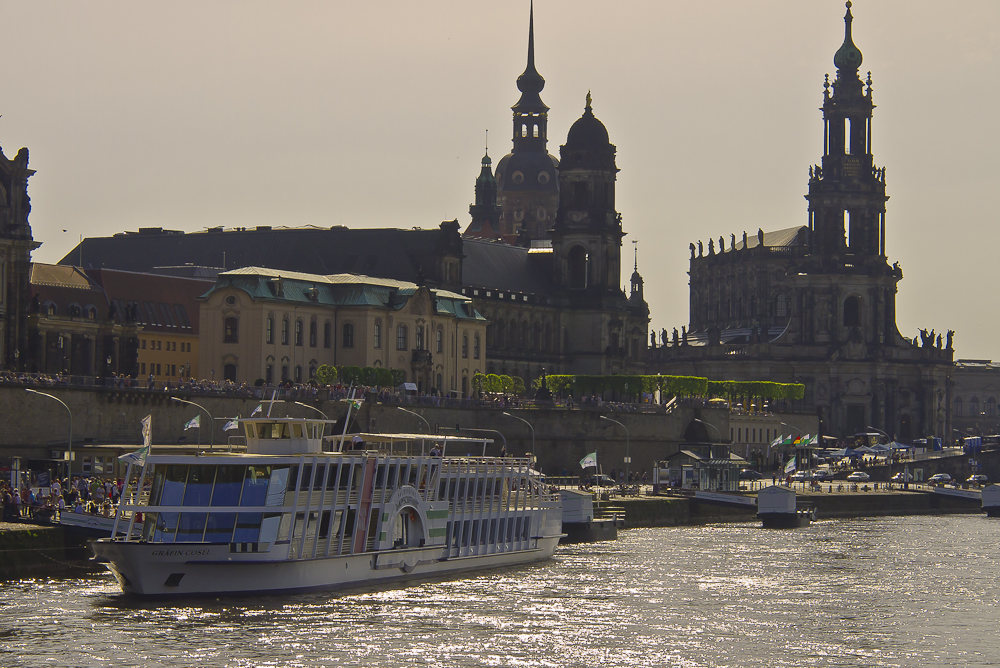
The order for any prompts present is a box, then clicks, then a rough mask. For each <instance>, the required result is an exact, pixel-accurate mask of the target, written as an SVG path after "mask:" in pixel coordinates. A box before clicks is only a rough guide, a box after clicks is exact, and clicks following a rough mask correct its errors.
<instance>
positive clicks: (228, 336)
mask: <svg viewBox="0 0 1000 668" xmlns="http://www.w3.org/2000/svg"><path fill="white" fill-rule="evenodd" d="M239 325H240V321H239V319H238V318H235V317H233V316H229V317H228V318H226V319H225V320H224V321H223V328H222V342H223V343H239V341H240V336H239Z"/></svg>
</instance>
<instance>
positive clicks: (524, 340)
mask: <svg viewBox="0 0 1000 668" xmlns="http://www.w3.org/2000/svg"><path fill="white" fill-rule="evenodd" d="M520 347H521V350H527V349H528V348H530V347H531V340H530V339H529V334H528V321H527V320H522V321H521V346H520Z"/></svg>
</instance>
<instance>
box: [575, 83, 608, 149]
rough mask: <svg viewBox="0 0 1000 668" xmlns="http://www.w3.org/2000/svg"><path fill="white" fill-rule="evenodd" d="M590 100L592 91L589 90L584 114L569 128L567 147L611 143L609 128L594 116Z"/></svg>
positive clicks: (597, 146)
mask: <svg viewBox="0 0 1000 668" xmlns="http://www.w3.org/2000/svg"><path fill="white" fill-rule="evenodd" d="M590 101H591V98H590V93H589V92H588V93H587V106H586V108H585V109H584V111H583V116H581V117H580V118H579V119H578V120H577V121H576V123H573V127H571V128H570V129H569V135H568V136H567V137H566V147H567V148H604V147H606V146H608V144H610V143H611V141H610V139H609V137H608V129H607V128H606V127H604V123H601V122H600V121H599V120H597V117H596V116H594V110H593V109H592V108H591V106H590Z"/></svg>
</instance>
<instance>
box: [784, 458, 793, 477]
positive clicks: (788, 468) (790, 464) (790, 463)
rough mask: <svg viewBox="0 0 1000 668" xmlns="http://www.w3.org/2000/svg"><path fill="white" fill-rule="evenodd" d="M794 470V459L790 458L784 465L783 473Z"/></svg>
mask: <svg viewBox="0 0 1000 668" xmlns="http://www.w3.org/2000/svg"><path fill="white" fill-rule="evenodd" d="M794 470H795V457H792V458H791V459H789V460H788V463H787V464H785V473H791V472H792V471H794Z"/></svg>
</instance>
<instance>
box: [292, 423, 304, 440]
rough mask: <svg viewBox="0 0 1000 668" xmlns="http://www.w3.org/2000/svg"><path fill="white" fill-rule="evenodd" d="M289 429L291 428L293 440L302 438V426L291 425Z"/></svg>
mask: <svg viewBox="0 0 1000 668" xmlns="http://www.w3.org/2000/svg"><path fill="white" fill-rule="evenodd" d="M291 427H292V434H293V435H294V438H302V425H300V424H293V425H291Z"/></svg>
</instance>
